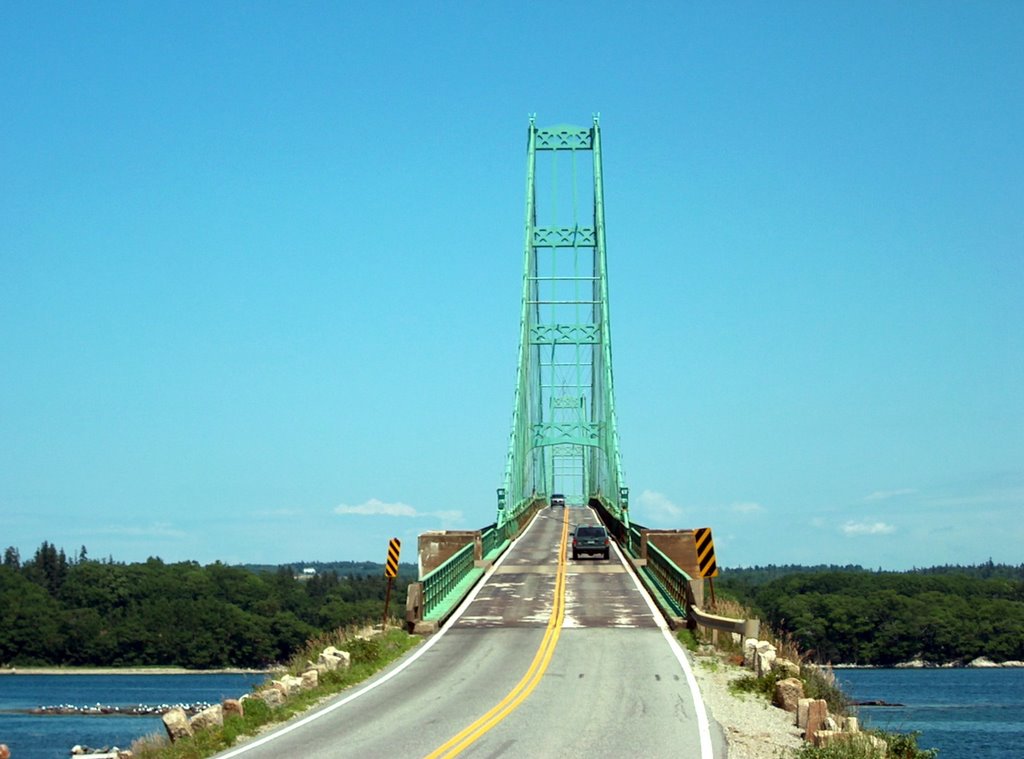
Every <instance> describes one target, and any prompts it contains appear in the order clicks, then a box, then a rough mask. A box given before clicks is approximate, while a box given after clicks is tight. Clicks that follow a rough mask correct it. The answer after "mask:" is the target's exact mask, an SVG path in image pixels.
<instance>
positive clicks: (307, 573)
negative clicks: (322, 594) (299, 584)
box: [295, 567, 316, 580]
mask: <svg viewBox="0 0 1024 759" xmlns="http://www.w3.org/2000/svg"><path fill="white" fill-rule="evenodd" d="M314 577H316V570H315V569H314V568H313V567H305V568H304V569H303V570H302V574H300V575H295V579H296V580H312V579H313V578H314Z"/></svg>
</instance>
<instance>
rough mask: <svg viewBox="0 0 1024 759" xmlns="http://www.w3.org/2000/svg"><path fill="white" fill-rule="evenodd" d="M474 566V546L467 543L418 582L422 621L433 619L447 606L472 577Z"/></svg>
mask: <svg viewBox="0 0 1024 759" xmlns="http://www.w3.org/2000/svg"><path fill="white" fill-rule="evenodd" d="M475 565H476V544H475V543H467V544H466V545H465V546H463V547H462V548H460V549H459V550H458V551H456V552H455V554H453V555H452V557H451V558H450V559H448V560H447V561H446V562H444V563H443V564H441V565H440V566H439V567H437V568H436V569H434V570H433V571H432V572H428V573H427V574H426V575H424V577H423V578H422V579H421V580H420V584H421V585H422V586H423V618H424V619H433V618H434V616H435V614H436V613H437V612H438V610H439V609H441V608H443V607H445V606H447V605H448V603H447V602H448V601H449V597H450V596H452V595H454V594H456V593H457V592H458V591H459V590H460V586H462V585H464V584H465V583H466V582H467V581H468V580H469V579H470V578H471V577H472V575H473V574H474V572H473V570H474V569H475V568H476V566H475ZM474 579H475V578H474ZM460 597H461V594H460Z"/></svg>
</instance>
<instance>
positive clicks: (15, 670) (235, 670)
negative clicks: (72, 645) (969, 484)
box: [0, 667, 275, 677]
mask: <svg viewBox="0 0 1024 759" xmlns="http://www.w3.org/2000/svg"><path fill="white" fill-rule="evenodd" d="M274 671H275V670H272V669H246V668H244V667H221V668H218V669H186V668H185V667H3V668H0V677H2V676H4V675H8V676H11V677H14V676H17V675H269V674H270V673H271V672H274Z"/></svg>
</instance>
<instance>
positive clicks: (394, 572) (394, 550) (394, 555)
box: [384, 538, 402, 577]
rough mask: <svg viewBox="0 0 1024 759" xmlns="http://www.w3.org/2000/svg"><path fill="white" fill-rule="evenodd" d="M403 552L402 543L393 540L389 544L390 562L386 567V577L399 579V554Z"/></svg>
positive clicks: (395, 539)
mask: <svg viewBox="0 0 1024 759" xmlns="http://www.w3.org/2000/svg"><path fill="white" fill-rule="evenodd" d="M401 552H402V541H401V540H399V539H398V538H391V541H390V542H389V543H388V561H387V564H385V565H384V576H385V577H398V554H400V553H401Z"/></svg>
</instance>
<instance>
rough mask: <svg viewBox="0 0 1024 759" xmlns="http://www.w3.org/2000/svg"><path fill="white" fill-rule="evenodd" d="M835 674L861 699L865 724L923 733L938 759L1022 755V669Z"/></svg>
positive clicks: (842, 671)
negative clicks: (872, 703)
mask: <svg viewBox="0 0 1024 759" xmlns="http://www.w3.org/2000/svg"><path fill="white" fill-rule="evenodd" d="M836 678H837V679H838V680H839V682H840V683H841V684H842V687H843V690H844V691H845V692H846V693H847V694H848V695H849V696H850V697H851V698H853V699H855V700H858V701H873V700H882V701H888V702H889V703H898V704H903V706H897V707H889V706H861V707H859V712H860V717H861V720H862V722H863V723H864V724H866V725H867V726H870V727H876V728H880V729H882V730H893V731H899V732H911V731H918V732H920V733H921V736H920V738H919V739H918V745H919V746H920V747H921V748H937V749H939V759H967V758H968V757H970V759H982V757H986V758H987V757H998V758H999V759H1008V758H1012V757H1024V669H840V670H836Z"/></svg>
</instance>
